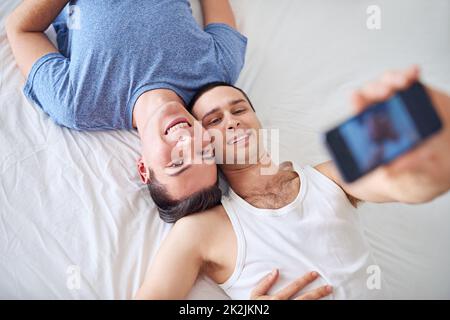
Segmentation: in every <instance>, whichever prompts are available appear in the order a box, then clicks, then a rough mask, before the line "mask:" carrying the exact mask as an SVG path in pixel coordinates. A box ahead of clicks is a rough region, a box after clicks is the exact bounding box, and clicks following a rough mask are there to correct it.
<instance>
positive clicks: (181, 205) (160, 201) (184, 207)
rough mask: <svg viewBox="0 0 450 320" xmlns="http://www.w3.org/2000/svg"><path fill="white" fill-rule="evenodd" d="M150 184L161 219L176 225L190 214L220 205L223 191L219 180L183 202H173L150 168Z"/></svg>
mask: <svg viewBox="0 0 450 320" xmlns="http://www.w3.org/2000/svg"><path fill="white" fill-rule="evenodd" d="M149 173H150V174H149V175H150V182H149V184H148V185H147V187H148V190H149V191H150V196H151V197H152V199H153V201H154V203H155V205H156V207H157V209H158V212H159V216H160V218H161V219H162V220H163V221H164V222H167V223H175V222H177V221H178V220H179V219H181V218H183V217H185V216H188V215H190V214H193V213H196V212H201V211H205V210H208V209H211V208H213V207H215V206H217V205H219V204H220V202H221V199H222V191H221V190H220V188H219V180H218V179H217V181H216V183H215V184H214V185H213V186H211V187H209V188H205V189H203V190H200V191H197V192H195V193H194V194H191V195H190V196H188V197H186V198H183V199H181V200H173V199H172V198H171V197H170V195H169V192H168V191H167V188H166V187H165V186H164V185H163V184H162V183H160V182H159V181H158V180H157V179H156V178H155V175H154V172H153V171H152V170H151V169H150V168H149Z"/></svg>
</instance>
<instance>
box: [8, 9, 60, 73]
mask: <svg viewBox="0 0 450 320" xmlns="http://www.w3.org/2000/svg"><path fill="white" fill-rule="evenodd" d="M68 2H69V0H26V1H23V2H22V3H21V4H20V5H19V6H18V7H17V8H16V9H15V10H14V11H13V12H12V13H11V14H10V15H9V16H8V18H7V21H6V34H7V35H8V40H9V43H10V45H11V48H12V51H13V54H14V57H15V59H16V63H17V65H18V66H19V68H20V70H21V71H22V74H23V75H24V76H25V77H26V76H28V73H29V72H30V70H31V67H32V66H33V64H34V62H36V61H37V60H38V59H39V58H40V57H42V56H44V55H46V54H47V53H51V52H58V50H57V49H56V48H55V46H54V45H53V44H52V42H51V41H50V40H49V39H48V37H47V36H46V35H45V33H44V32H45V30H47V28H48V27H49V26H50V24H51V23H52V22H53V21H54V20H55V18H56V17H57V16H58V14H59V13H60V12H61V10H62V9H63V8H64V7H65V5H66V4H67V3H68Z"/></svg>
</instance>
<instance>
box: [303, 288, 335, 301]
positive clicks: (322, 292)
mask: <svg viewBox="0 0 450 320" xmlns="http://www.w3.org/2000/svg"><path fill="white" fill-rule="evenodd" d="M332 292H333V288H332V287H331V286H323V287H320V288H317V289H314V290H312V291H310V292H307V293H305V294H303V295H301V296H300V297H297V298H295V300H319V299H322V298H323V297H326V296H328V295H329V294H331V293H332Z"/></svg>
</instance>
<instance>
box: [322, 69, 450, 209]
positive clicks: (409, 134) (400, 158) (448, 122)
mask: <svg viewBox="0 0 450 320" xmlns="http://www.w3.org/2000/svg"><path fill="white" fill-rule="evenodd" d="M418 79H419V70H418V68H417V67H411V68H409V69H407V70H405V71H392V72H388V73H385V75H384V76H383V77H381V78H380V79H378V80H376V81H373V82H371V83H369V84H367V85H366V86H364V87H363V88H361V89H360V90H358V91H356V92H355V93H354V94H353V99H352V104H353V107H354V109H355V111H356V112H357V113H360V115H362V114H365V111H368V110H373V109H372V108H373V107H376V106H374V105H379V104H380V102H386V101H389V100H390V103H391V106H394V108H393V109H396V110H391V111H389V112H385V113H384V114H383V112H381V111H380V110H377V111H375V112H373V113H372V115H374V117H368V115H365V120H364V121H368V122H369V124H368V127H369V128H367V129H365V133H364V134H365V135H366V137H365V138H366V139H367V137H368V136H369V137H371V141H373V144H375V145H377V144H378V145H380V144H381V147H380V148H379V149H378V153H377V152H374V150H373V148H372V153H371V154H369V153H368V154H367V155H365V154H364V153H363V154H362V156H361V155H360V158H361V157H362V159H363V161H362V164H365V165H366V167H365V168H366V170H360V168H361V167H357V168H356V170H355V169H352V168H348V167H347V168H346V169H344V168H342V167H341V166H340V165H339V163H338V161H339V160H337V158H339V159H341V162H342V158H343V157H342V153H341V152H340V151H339V146H337V145H336V144H333V146H331V145H330V143H327V144H328V147H329V149H330V151H331V153H332V155H333V157H334V158H335V161H336V163H337V165H338V167H339V168H340V171H341V175H342V176H343V177H344V178H345V179H346V180H347V181H349V182H350V181H354V180H356V179H358V177H362V176H363V175H367V176H366V177H365V178H364V179H361V182H359V184H360V183H364V184H366V183H367V182H369V183H371V182H374V181H377V183H376V186H375V187H376V189H377V190H381V189H386V190H389V191H388V192H389V194H390V196H391V197H392V198H393V199H396V200H397V201H402V202H410V203H419V202H426V201H429V200H431V199H433V198H435V197H436V196H438V195H441V194H442V193H444V192H446V191H448V190H449V189H450V147H449V146H450V96H449V95H448V94H445V93H443V92H440V91H438V90H436V89H434V88H431V87H424V86H422V85H421V84H420V83H417V81H418ZM406 92H407V93H406ZM402 93H405V94H406V96H407V97H406V98H402ZM411 97H415V98H414V99H412V100H414V101H416V102H418V101H419V100H418V99H422V100H423V101H422V103H421V104H420V105H417V103H416V104H415V106H414V102H412V103H413V106H412V113H413V115H412V114H411V112H410V110H411V109H410V108H409V106H410V105H411V103H410V102H411ZM391 98H393V99H392V100H391ZM404 99H406V100H407V101H406V102H405V100H404ZM408 99H409V100H408ZM424 101H425V102H427V103H424ZM406 104H408V107H406V106H405V105H406ZM419 107H420V108H423V109H425V111H424V110H418V108H419ZM378 108H380V109H383V108H384V111H386V110H387V109H389V106H386V105H385V106H378ZM405 110H406V112H405ZM430 110H431V111H430ZM422 111H424V114H423V115H424V117H421V115H422ZM369 113H370V112H369ZM377 113H378V114H377ZM389 115H398V116H396V117H394V122H392V121H390V120H389V119H390V118H389V117H386V116H389ZM425 117H427V119H425ZM369 118H370V119H369ZM360 119H361V118H360ZM388 120H389V121H388ZM423 120H427V121H423ZM425 122H426V124H425V125H424V124H423V123H425ZM399 127H402V130H400V131H399V130H397V129H398V128H399ZM331 131H333V130H330V132H329V133H331ZM430 137H431V138H430ZM352 138H353V140H358V139H355V138H357V137H354V136H353V137H352ZM396 141H397V143H395V142H396ZM341 143H342V140H341ZM372 147H373V146H372ZM380 149H381V151H380ZM333 150H334V151H333ZM347 150H348V148H347ZM375 151H377V149H376V147H375ZM338 152H340V153H341V154H340V155H336V154H337V153H338ZM348 152H351V151H349V150H348ZM346 156H347V158H348V157H349V156H350V157H352V156H353V154H352V153H350V154H347V155H346ZM364 156H365V157H364ZM370 156H372V157H370ZM344 157H345V155H344ZM353 158H355V157H353ZM369 159H372V162H370V160H369ZM354 161H355V162H356V161H357V160H356V159H354ZM364 161H365V162H364ZM355 162H354V165H356V164H355ZM377 163H378V165H377ZM369 164H370V165H369ZM367 166H368V167H369V168H368V167H367ZM370 167H372V168H370ZM344 170H346V171H345V172H346V173H343V171H344ZM350 171H353V172H350ZM369 172H370V174H369Z"/></svg>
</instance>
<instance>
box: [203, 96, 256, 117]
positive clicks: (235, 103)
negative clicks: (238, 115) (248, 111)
mask: <svg viewBox="0 0 450 320" xmlns="http://www.w3.org/2000/svg"><path fill="white" fill-rule="evenodd" d="M241 102H247V101H245V99H235V100H231V101H229V102H228V103H227V105H230V106H235V105H237V104H238V103H241ZM219 110H220V108H219V107H216V108H214V109H212V110H210V111H209V112H207V113H206V114H205V115H204V116H203V118H202V121H203V120H204V119H205V118H206V117H207V116H209V115H211V114H213V113H215V112H217V111H219Z"/></svg>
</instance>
